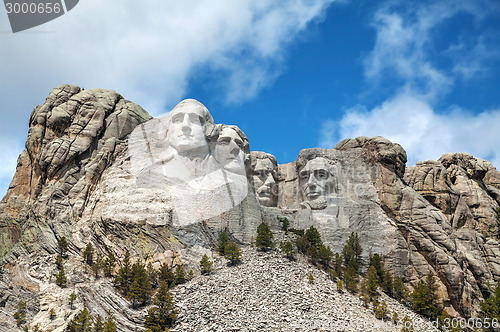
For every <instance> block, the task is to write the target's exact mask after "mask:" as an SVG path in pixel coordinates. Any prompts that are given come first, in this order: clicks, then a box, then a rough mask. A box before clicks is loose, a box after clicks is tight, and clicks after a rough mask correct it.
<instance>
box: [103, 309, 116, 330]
mask: <svg viewBox="0 0 500 332" xmlns="http://www.w3.org/2000/svg"><path fill="white" fill-rule="evenodd" d="M104 332H116V323H115V319H114V317H113V315H111V314H110V313H108V317H107V318H106V322H105V323H104Z"/></svg>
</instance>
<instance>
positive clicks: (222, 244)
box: [217, 231, 241, 265]
mask: <svg viewBox="0 0 500 332" xmlns="http://www.w3.org/2000/svg"><path fill="white" fill-rule="evenodd" d="M217 251H218V252H219V255H221V256H224V258H226V259H227V260H228V261H229V264H230V265H236V264H237V263H238V262H239V261H240V258H241V249H240V247H239V246H238V245H237V244H236V242H233V241H230V240H229V235H228V233H227V232H226V231H222V232H221V233H220V235H219V241H218V242H217Z"/></svg>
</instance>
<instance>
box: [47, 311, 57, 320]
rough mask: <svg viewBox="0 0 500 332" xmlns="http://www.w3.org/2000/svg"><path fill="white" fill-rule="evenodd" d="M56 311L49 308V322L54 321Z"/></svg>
mask: <svg viewBox="0 0 500 332" xmlns="http://www.w3.org/2000/svg"><path fill="white" fill-rule="evenodd" d="M56 317H57V316H56V311H55V310H54V308H50V311H49V318H50V320H54V319H56Z"/></svg>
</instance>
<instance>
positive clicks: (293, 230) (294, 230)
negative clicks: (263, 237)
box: [288, 228, 304, 236]
mask: <svg viewBox="0 0 500 332" xmlns="http://www.w3.org/2000/svg"><path fill="white" fill-rule="evenodd" d="M288 230H289V231H290V232H292V233H293V234H295V235H297V236H302V235H304V230H303V229H295V228H289V229H288Z"/></svg>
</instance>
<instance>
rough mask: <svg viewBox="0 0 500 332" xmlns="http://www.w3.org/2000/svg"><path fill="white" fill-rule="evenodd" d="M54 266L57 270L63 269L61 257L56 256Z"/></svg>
mask: <svg viewBox="0 0 500 332" xmlns="http://www.w3.org/2000/svg"><path fill="white" fill-rule="evenodd" d="M56 266H57V269H58V270H60V269H62V267H63V258H62V256H61V255H57V257H56Z"/></svg>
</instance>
